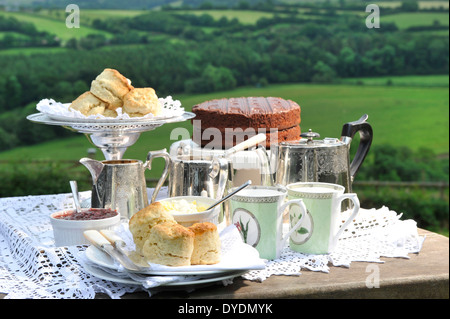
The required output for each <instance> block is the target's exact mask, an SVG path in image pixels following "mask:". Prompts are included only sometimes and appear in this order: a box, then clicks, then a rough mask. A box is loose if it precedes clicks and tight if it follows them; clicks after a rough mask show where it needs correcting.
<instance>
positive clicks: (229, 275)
mask: <svg viewBox="0 0 450 319" xmlns="http://www.w3.org/2000/svg"><path fill="white" fill-rule="evenodd" d="M83 267H84V268H85V270H86V271H87V272H88V273H89V274H91V275H92V276H95V277H97V278H100V279H103V280H109V281H113V282H117V283H120V284H127V285H139V286H140V285H142V284H141V283H140V282H138V281H135V280H133V279H131V278H123V277H119V276H115V275H113V274H110V273H108V272H106V271H103V270H101V269H99V268H96V267H92V266H89V265H86V264H85V265H84V266H83ZM246 272H247V271H228V272H225V273H223V274H218V275H217V276H213V277H209V278H200V279H195V278H194V279H193V280H186V281H181V282H171V283H164V284H161V286H160V287H186V286H193V285H203V284H209V283H215V282H218V281H222V280H227V279H233V278H235V277H238V276H241V275H243V274H245V273H246Z"/></svg>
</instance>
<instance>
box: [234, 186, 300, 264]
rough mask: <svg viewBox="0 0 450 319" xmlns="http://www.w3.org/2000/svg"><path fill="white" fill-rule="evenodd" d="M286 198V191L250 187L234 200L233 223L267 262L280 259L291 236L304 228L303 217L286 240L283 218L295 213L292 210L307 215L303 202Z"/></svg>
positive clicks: (265, 187)
mask: <svg viewBox="0 0 450 319" xmlns="http://www.w3.org/2000/svg"><path fill="white" fill-rule="evenodd" d="M286 196H287V190H286V188H284V187H273V186H250V187H247V188H246V189H244V190H242V191H240V192H239V193H237V194H236V195H234V196H233V197H232V198H231V200H230V207H231V213H232V216H231V222H232V223H233V224H235V225H236V226H237V228H238V229H239V231H240V232H241V235H242V237H243V240H244V242H245V243H247V244H249V245H251V246H253V247H255V248H256V250H258V252H259V254H260V257H261V258H263V259H277V258H278V257H279V256H280V254H281V251H282V249H283V248H284V246H285V244H286V242H287V239H288V238H289V236H290V235H291V234H292V233H293V232H294V231H296V230H297V229H298V228H299V227H300V226H301V224H302V222H303V217H302V218H300V219H299V220H298V221H297V222H296V224H295V225H293V227H292V228H291V229H290V231H289V232H288V233H287V234H286V235H285V236H284V237H283V234H282V231H283V229H282V228H283V218H284V216H285V215H286V214H287V213H288V212H290V211H291V210H292V208H293V207H291V206H295V207H297V208H298V210H300V211H301V212H304V213H303V216H305V215H306V207H305V205H304V204H303V201H302V200H300V199H295V200H290V201H288V202H285V199H286ZM288 207H289V210H287V209H286V208H288ZM298 210H297V211H298Z"/></svg>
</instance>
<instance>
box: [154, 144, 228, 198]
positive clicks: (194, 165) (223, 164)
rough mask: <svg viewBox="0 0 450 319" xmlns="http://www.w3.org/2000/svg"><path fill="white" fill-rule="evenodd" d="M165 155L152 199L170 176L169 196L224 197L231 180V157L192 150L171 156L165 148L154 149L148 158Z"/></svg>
mask: <svg viewBox="0 0 450 319" xmlns="http://www.w3.org/2000/svg"><path fill="white" fill-rule="evenodd" d="M158 157H162V158H164V160H165V163H166V164H165V168H164V172H163V174H162V176H161V178H160V180H159V182H158V184H157V185H156V187H155V190H154V192H153V195H152V199H151V202H154V201H155V200H156V196H157V195H158V192H159V191H160V189H161V187H162V185H163V184H164V182H165V181H166V179H167V177H168V178H169V186H168V196H169V197H176V196H205V197H210V198H215V199H219V198H222V196H223V194H224V191H225V187H226V185H227V181H228V161H227V160H226V159H224V158H219V157H211V156H205V155H204V154H203V155H202V154H200V155H194V154H191V153H190V152H188V153H187V154H186V153H180V154H177V155H176V156H171V155H170V154H169V153H168V152H167V151H166V150H165V149H164V150H161V151H152V152H150V153H149V155H148V157H147V159H148V162H149V164H150V165H151V162H152V160H153V159H155V158H158Z"/></svg>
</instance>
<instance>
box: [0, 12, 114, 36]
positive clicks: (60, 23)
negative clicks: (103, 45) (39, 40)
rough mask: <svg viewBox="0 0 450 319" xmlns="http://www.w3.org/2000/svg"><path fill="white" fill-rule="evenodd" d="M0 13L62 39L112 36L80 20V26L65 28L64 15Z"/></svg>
mask: <svg viewBox="0 0 450 319" xmlns="http://www.w3.org/2000/svg"><path fill="white" fill-rule="evenodd" d="M0 15H4V16H12V17H15V18H16V19H17V20H19V21H25V22H30V23H33V24H34V25H35V26H36V29H37V30H38V31H47V32H50V33H53V34H55V35H56V36H57V37H59V38H60V39H61V40H63V41H66V40H69V39H71V38H76V39H79V38H82V37H86V36H87V35H88V34H102V35H104V36H105V37H111V36H112V35H111V34H110V33H108V32H105V31H101V30H96V29H93V28H90V27H89V26H86V25H83V24H82V23H81V22H80V28H72V29H70V28H67V27H66V17H65V15H61V16H60V17H59V18H58V19H53V18H50V17H43V16H39V15H37V14H31V13H23V12H5V11H0Z"/></svg>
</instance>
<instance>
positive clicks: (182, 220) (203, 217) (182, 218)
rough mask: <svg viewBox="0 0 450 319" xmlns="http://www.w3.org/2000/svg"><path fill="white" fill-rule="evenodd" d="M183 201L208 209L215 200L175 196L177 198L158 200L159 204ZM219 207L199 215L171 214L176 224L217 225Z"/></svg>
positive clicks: (201, 197)
mask: <svg viewBox="0 0 450 319" xmlns="http://www.w3.org/2000/svg"><path fill="white" fill-rule="evenodd" d="M183 199H184V200H185V201H187V202H188V203H192V202H194V201H195V202H196V204H197V207H198V206H203V207H206V208H207V207H209V206H211V205H212V204H214V203H215V202H216V201H217V200H215V199H213V198H209V197H204V196H177V197H169V198H165V199H162V200H159V202H161V203H163V202H166V203H167V202H173V201H180V200H183ZM220 207H221V205H218V206H216V207H214V208H213V209H210V210H206V211H203V212H201V213H172V212H171V214H172V216H173V218H175V220H176V221H177V223H178V224H180V225H183V226H186V227H189V226H191V225H193V224H195V223H204V222H210V223H213V224H215V225H217V226H218V225H219V214H220Z"/></svg>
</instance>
